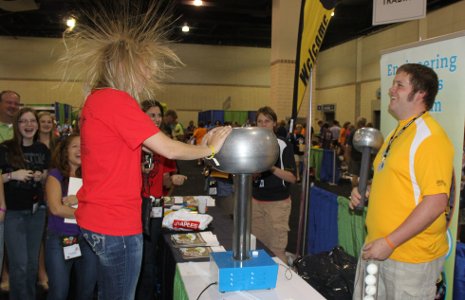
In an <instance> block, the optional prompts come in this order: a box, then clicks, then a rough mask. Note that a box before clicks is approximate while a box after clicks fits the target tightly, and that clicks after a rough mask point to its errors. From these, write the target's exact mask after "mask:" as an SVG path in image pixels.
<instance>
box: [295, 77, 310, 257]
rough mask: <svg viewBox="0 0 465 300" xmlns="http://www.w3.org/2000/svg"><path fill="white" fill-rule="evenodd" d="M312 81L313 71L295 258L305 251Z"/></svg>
mask: <svg viewBox="0 0 465 300" xmlns="http://www.w3.org/2000/svg"><path fill="white" fill-rule="evenodd" d="M312 79H313V70H312V71H311V73H310V79H309V82H308V88H309V89H310V91H309V95H308V98H309V104H308V115H307V131H306V135H307V143H306V151H305V158H304V167H305V169H304V170H305V171H304V174H303V176H302V177H303V180H302V192H301V194H300V208H299V210H300V215H299V228H298V232H297V247H296V248H297V253H296V255H297V256H300V255H305V249H306V246H307V245H306V237H307V223H308V220H307V218H308V206H309V195H310V184H311V183H310V176H309V172H308V170H309V169H310V168H309V159H310V157H311V153H312V144H311V143H312V119H313V111H312V106H313V92H312V81H313V80H312Z"/></svg>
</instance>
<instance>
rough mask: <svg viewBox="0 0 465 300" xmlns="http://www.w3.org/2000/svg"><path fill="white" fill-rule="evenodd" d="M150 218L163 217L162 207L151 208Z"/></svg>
mask: <svg viewBox="0 0 465 300" xmlns="http://www.w3.org/2000/svg"><path fill="white" fill-rule="evenodd" d="M150 217H151V218H161V217H163V207H162V206H155V207H152V211H151V212H150Z"/></svg>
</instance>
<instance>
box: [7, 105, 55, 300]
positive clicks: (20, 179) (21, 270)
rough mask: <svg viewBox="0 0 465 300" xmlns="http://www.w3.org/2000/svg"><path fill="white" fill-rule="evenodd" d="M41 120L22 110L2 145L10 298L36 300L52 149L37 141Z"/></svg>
mask: <svg viewBox="0 0 465 300" xmlns="http://www.w3.org/2000/svg"><path fill="white" fill-rule="evenodd" d="M38 128H39V127H38V118H37V114H36V112H35V111H34V110H33V109H31V108H27V107H25V108H22V109H21V110H20V111H19V112H18V114H17V115H16V117H15V120H14V123H13V132H14V133H13V139H11V140H8V141H5V142H3V143H2V144H0V169H1V171H2V179H3V182H4V183H5V185H4V187H5V200H6V206H7V208H8V210H7V212H6V216H5V243H6V249H7V252H8V262H9V270H10V295H9V298H10V299H35V292H36V288H35V287H36V278H37V277H36V276H37V268H38V257H39V246H40V241H41V238H42V234H43V231H44V224H45V208H44V207H42V208H39V206H41V203H43V189H42V184H43V181H44V180H45V178H46V177H47V169H48V165H49V161H50V151H49V150H48V148H47V147H46V146H45V145H44V144H42V143H40V142H37V130H38Z"/></svg>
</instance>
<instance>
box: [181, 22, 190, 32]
mask: <svg viewBox="0 0 465 300" xmlns="http://www.w3.org/2000/svg"><path fill="white" fill-rule="evenodd" d="M181 30H182V32H189V25H187V23H184V25H183V26H182V28H181Z"/></svg>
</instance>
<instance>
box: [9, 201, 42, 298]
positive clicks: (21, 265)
mask: <svg viewBox="0 0 465 300" xmlns="http://www.w3.org/2000/svg"><path fill="white" fill-rule="evenodd" d="M44 226H45V209H44V208H39V210H38V211H37V212H36V213H34V214H33V213H32V211H31V210H8V211H7V213H6V216H5V243H6V249H7V252H8V263H9V270H10V295H9V299H12V300H13V299H18V300H23V299H35V298H36V282H37V270H38V265H39V248H40V243H41V240H42V235H43V232H44Z"/></svg>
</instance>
